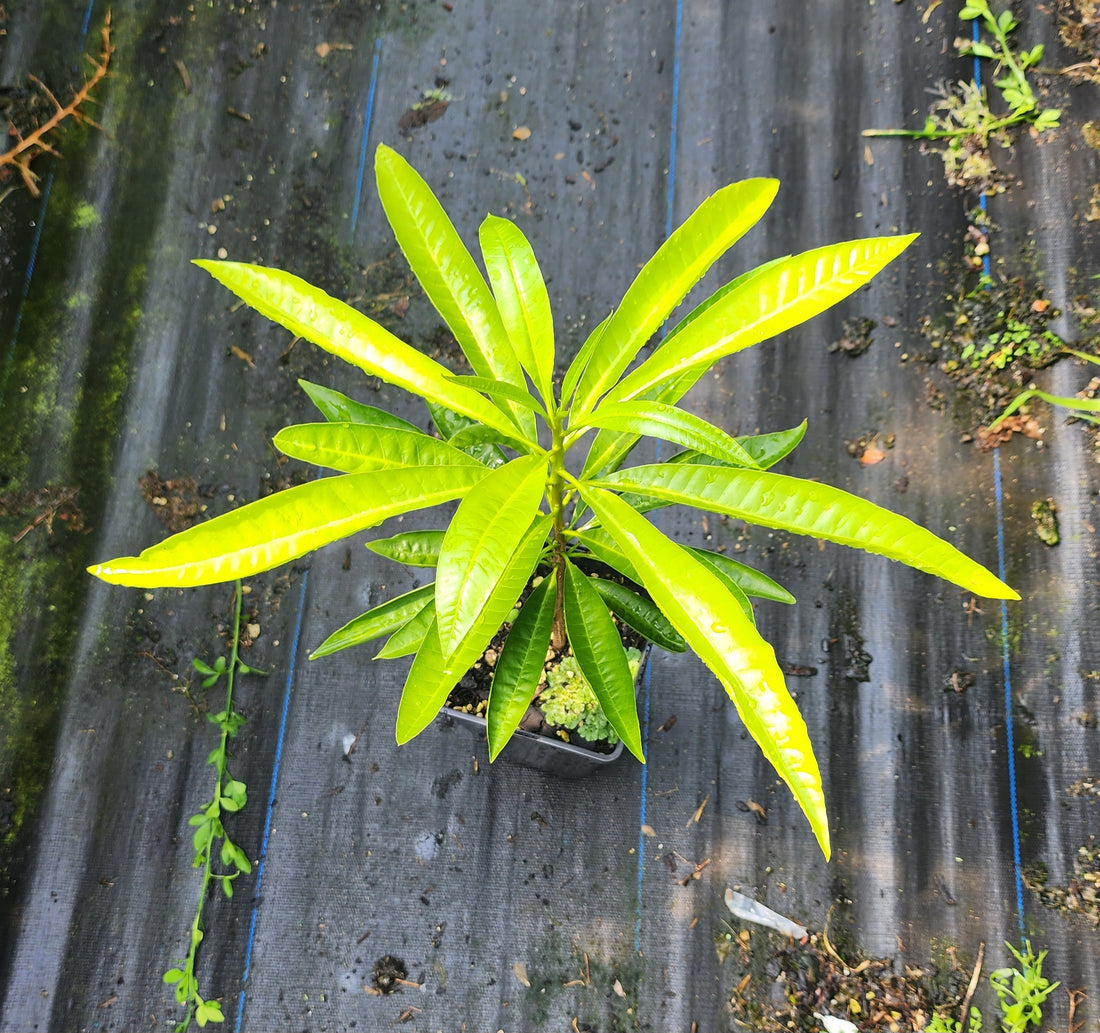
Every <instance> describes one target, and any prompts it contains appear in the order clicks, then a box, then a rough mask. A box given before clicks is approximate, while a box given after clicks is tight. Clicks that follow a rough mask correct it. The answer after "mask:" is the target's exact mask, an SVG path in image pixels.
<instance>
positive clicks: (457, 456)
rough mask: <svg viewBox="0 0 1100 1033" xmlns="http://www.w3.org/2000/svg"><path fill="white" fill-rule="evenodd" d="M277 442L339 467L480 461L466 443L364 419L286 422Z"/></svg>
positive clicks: (297, 454) (299, 455) (294, 455)
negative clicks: (463, 446) (370, 424)
mask: <svg viewBox="0 0 1100 1033" xmlns="http://www.w3.org/2000/svg"><path fill="white" fill-rule="evenodd" d="M273 443H274V445H275V447H276V448H277V449H279V451H280V452H284V453H285V454H286V455H288V456H290V457H291V459H300V460H302V462H305V463H315V464H316V465H317V466H325V467H328V468H329V469H331V470H339V471H340V472H341V473H366V472H367V471H368V470H395V469H400V468H403V467H409V466H481V464H480V463H479V462H478V461H477V460H476V459H474V457H473V456H470V455H467V454H466V453H465V452H463V451H462V449H460V448H455V447H454V446H453V445H449V444H447V442H445V441H440V440H439V439H438V438H430V437H428V435H427V434H421V433H420V432H419V431H410V430H398V429H397V428H394V427H368V426H364V425H363V424H360V423H299V424H295V425H294V426H292V427H284V428H283V429H282V430H281V431H279V433H278V434H276V435H275V438H274V442H273Z"/></svg>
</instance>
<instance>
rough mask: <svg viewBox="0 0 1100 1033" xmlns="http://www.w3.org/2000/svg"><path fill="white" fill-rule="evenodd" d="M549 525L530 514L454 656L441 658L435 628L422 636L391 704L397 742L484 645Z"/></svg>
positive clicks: (432, 710) (423, 724) (520, 586)
mask: <svg viewBox="0 0 1100 1033" xmlns="http://www.w3.org/2000/svg"><path fill="white" fill-rule="evenodd" d="M552 526H553V518H552V517H551V516H549V515H546V516H540V517H537V518H536V519H535V520H533V521H532V522H531V524H530V526H529V527H528V529H527V533H526V534H525V535H524V537H523V540H522V542H521V543H520V545H519V548H517V549H516V550H515V552H513V553H512V555H511V557H510V558H509V559H508V564H507V566H506V567H505V568H504V573H503V574H502V575H501V577H500V578H499V579H498V580H497V582H496V585H495V586H494V588H493V590H492V592H491V593H490V595H489V598H488V599H487V600H486V602H485V606H484V608H483V609H482V611H481V614H480V615H479V616H478V618H477V620H476V621H474V624H473V627H472V628H471V629H470V631H469V632H468V633H467V635H466V637H465V638H464V639H463V640H462V642H461V643H460V645H459V647H458V649H457V650H456V651H455V654H454V656H453V657H452V658H451V659H450V660H449V661H444V658H443V653H442V651H441V650H440V646H439V634H438V629H432V630H430V631H429V632H428V634H427V635H426V636H425V638H424V644H423V645H422V646H421V647H420V649H419V651H418V652H417V654H416V656H415V657H414V659H413V662H412V667H411V668H410V669H409V676H408V678H406V679H405V688H404V691H403V692H402V693H401V702H400V704H399V706H398V709H397V742H398V743H399V744H400V743H406V742H408V741H409V740H410V739H412V738H414V737H415V736H417V735H419V734H420V733H421V732H422V731H423V730H424V729H425V728H427V727H428V725H429V724H431V722H432V720H433V719H434V718H435V716H436V715H437V714H438V713H439V710H440V707H442V706H443V704H444V703H446V702H447V696H448V694H449V693H450V691H451V689H453V688H454V687H455V685H457V684H458V680H459V679H460V678H461V677H462V676H463V675H464V674H465V673H466V671H467V670H469V668H470V667H471V665H472V664H473V663H474V662H475V661H476V660H477V659H478V658H479V657H480V656H481V654H482V653H483V652H484V651H485V647H486V646H487V645H488V644H489V643H490V642H491V641H492V639H493V636H494V635H495V634H496V633H497V631H499V630H500V626H501V624H503V623H504V620H505V618H506V617H507V616H508V614H509V613H511V611H512V609H513V608H514V607H515V605H516V603H517V601H518V600H519V597H520V595H522V593H523V590H524V589H525V588H526V587H527V582H528V581H530V580H531V575H532V574H534V572H535V568H536V567H537V566H538V563H539V559H540V558H541V556H542V552H543V548H544V546H545V545H546V536H547V535H548V534H549V532H550V528H551V527H552Z"/></svg>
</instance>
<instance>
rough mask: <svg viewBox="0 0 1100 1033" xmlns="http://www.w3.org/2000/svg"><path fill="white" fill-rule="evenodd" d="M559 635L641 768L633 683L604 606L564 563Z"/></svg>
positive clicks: (579, 575)
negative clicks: (564, 638) (566, 641)
mask: <svg viewBox="0 0 1100 1033" xmlns="http://www.w3.org/2000/svg"><path fill="white" fill-rule="evenodd" d="M565 630H566V633H567V634H568V635H569V645H570V647H571V648H572V650H573V655H574V656H575V657H576V658H577V666H578V667H579V668H580V669H581V673H582V674H583V675H584V676H585V678H587V679H588V684H589V685H590V686H591V687H592V691H593V693H595V696H596V699H598V700H599V701H600V707H601V709H602V710H603V713H604V717H606V718H607V720H608V721H609V722H610V723H611V727H612V728H614V729H615V731H616V732H618V733H619V738H620V739H622V741H623V745H624V746H625V747H626V748H627V749H628V750H630V752H631V753H633V754H634V756H635V757H637V758H638V760H640V761H641V762H642V763H643V764H644V763H645V755H644V754H643V753H642V731H641V725H640V724H639V723H638V704H637V703H636V702H635V699H634V679H633V678H632V677H631V675H630V664H629V663H628V662H627V659H626V651H625V650H624V649H623V642H622V639H621V638H620V636H619V629H618V628H617V627H616V626H615V622H614V621H613V620H612V619H611V614H609V613H608V612H607V604H606V603H605V602H604V601H603V599H601V598H600V595H599V593H598V592H597V591H596V589H595V588H593V587H592V585H591V584H589V582H588V578H586V577H585V576H584V574H583V573H582V572H581V571H580V570H578V569H577V567H576V566H575V565H574V564H572V563H570V562H569V561H568V560H566V563H565Z"/></svg>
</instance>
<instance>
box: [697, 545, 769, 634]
mask: <svg viewBox="0 0 1100 1033" xmlns="http://www.w3.org/2000/svg"><path fill="white" fill-rule="evenodd" d="M689 551H690V552H691V554H692V555H693V556H694V557H695V558H696V559H697V560H699V562H700V563H702V564H703V566H705V567H707V568H709V570H710V572H711V573H712V574H714V575H715V576H716V577H717V578H718V580H719V581H721V582H722V585H723V587H724V588H725V589H726V591H727V592H729V594H730V595H731V596H733V598H734V599H736V600H737V604H738V606H740V607H741V612H742V613H744V615H745V616H746V617H748V619H749V620H750V621H752V623H753V626H755V625H756V614H755V613H754V612H753V608H752V603H750V602H749V597H748V594H747V593H746V592H745V590H744V589H743V588H742V587H741V586H740V585H739V584H738V583H737V582H736V581H734V579H733V578H731V577H730V576H729V575H728V574H727V573H726V572H725V570H723V569H722V568H721V567H720V566H719V565H718V564H717V563H715V562H714V560H713V556H714V555H715V554H714V553H709V552H707V551H706V550H704V549H690V550H689Z"/></svg>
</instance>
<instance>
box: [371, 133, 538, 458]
mask: <svg viewBox="0 0 1100 1033" xmlns="http://www.w3.org/2000/svg"><path fill="white" fill-rule="evenodd" d="M374 171H375V177H376V179H377V182H378V197H379V199H380V200H381V202H382V207H383V208H384V209H385V212H386V218H387V219H388V220H389V223H390V226H391V227H392V229H393V234H394V236H395V237H396V238H397V243H398V245H399V246H400V247H401V250H402V252H404V255H405V258H406V259H407V260H408V263H409V267H410V268H411V269H412V271H413V274H414V275H415V276H416V278H417V280H418V281H419V282H420V286H421V287H423V288H424V293H425V294H426V295H427V296H428V299H429V300H430V301H431V303H432V304H433V305H434V306H435V308H436V311H437V312H438V313H439V314H440V315H441V316H442V317H443V321H444V322H445V323H446V324H447V326H448V327H449V328H450V330H451V333H453V334H454V336H455V340H456V341H457V342H458V345H459V347H460V348H461V349H462V352H463V354H464V355H465V356H466V358H467V359H468V360H469V362H470V365H471V366H472V367H473V369H474V373H475V374H476V375H477V376H479V377H485V378H487V379H489V380H499V381H503V382H504V383H507V384H512V385H514V386H515V387H519V388H523V387H526V380H525V379H524V376H523V369H522V367H521V366H520V363H519V359H518V357H517V355H516V353H515V351H514V350H513V348H512V345H511V341H510V340H509V338H508V334H507V331H506V330H505V329H504V325H503V324H502V323H501V319H500V312H499V310H498V308H497V304H496V301H495V300H494V299H493V295H492V292H491V291H490V290H489V286H488V284H487V283H486V282H485V279H484V277H482V275H481V273H480V272H479V271H478V268H477V266H476V265H475V264H474V260H473V258H472V257H471V256H470V252H469V251H467V250H466V245H465V244H463V243H462V238H461V237H459V235H458V232H457V231H456V230H455V228H454V226H453V225H452V223H451V220H450V219H449V218H448V217H447V213H446V212H445V211H444V210H443V206H442V205H441V204H440V203H439V201H438V200H436V197H435V195H434V194H433V193H432V191H431V188H430V187H429V186H428V184H427V183H425V182H424V180H423V179H422V178H421V176H420V174H419V173H418V172H417V171H416V170H415V169H414V168H413V167H412V166H411V165H410V164H409V163H408V162H407V161H406V160H405V159H404V158H403V157H401V155H400V154H398V153H397V152H396V151H394V150H392V149H391V148H389V147H386V146H385V145H380V146H379V147H378V149H377V150H376V151H375V156H374ZM451 408H456V406H451ZM458 411H459V412H461V411H462V410H461V409H459V410H458ZM470 415H473V414H470ZM511 417H512V422H513V423H515V425H516V426H517V427H518V428H520V430H521V431H522V432H523V436H524V437H526V438H529V439H531V440H536V441H537V440H538V438H537V436H536V433H535V423H534V420H533V419H532V417H531V414H530V413H529V412H527V411H525V410H523V409H516V408H515V407H514V406H512V407H511ZM477 418H479V419H480V417H477ZM481 422H482V423H488V422H490V421H488V420H481Z"/></svg>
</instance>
